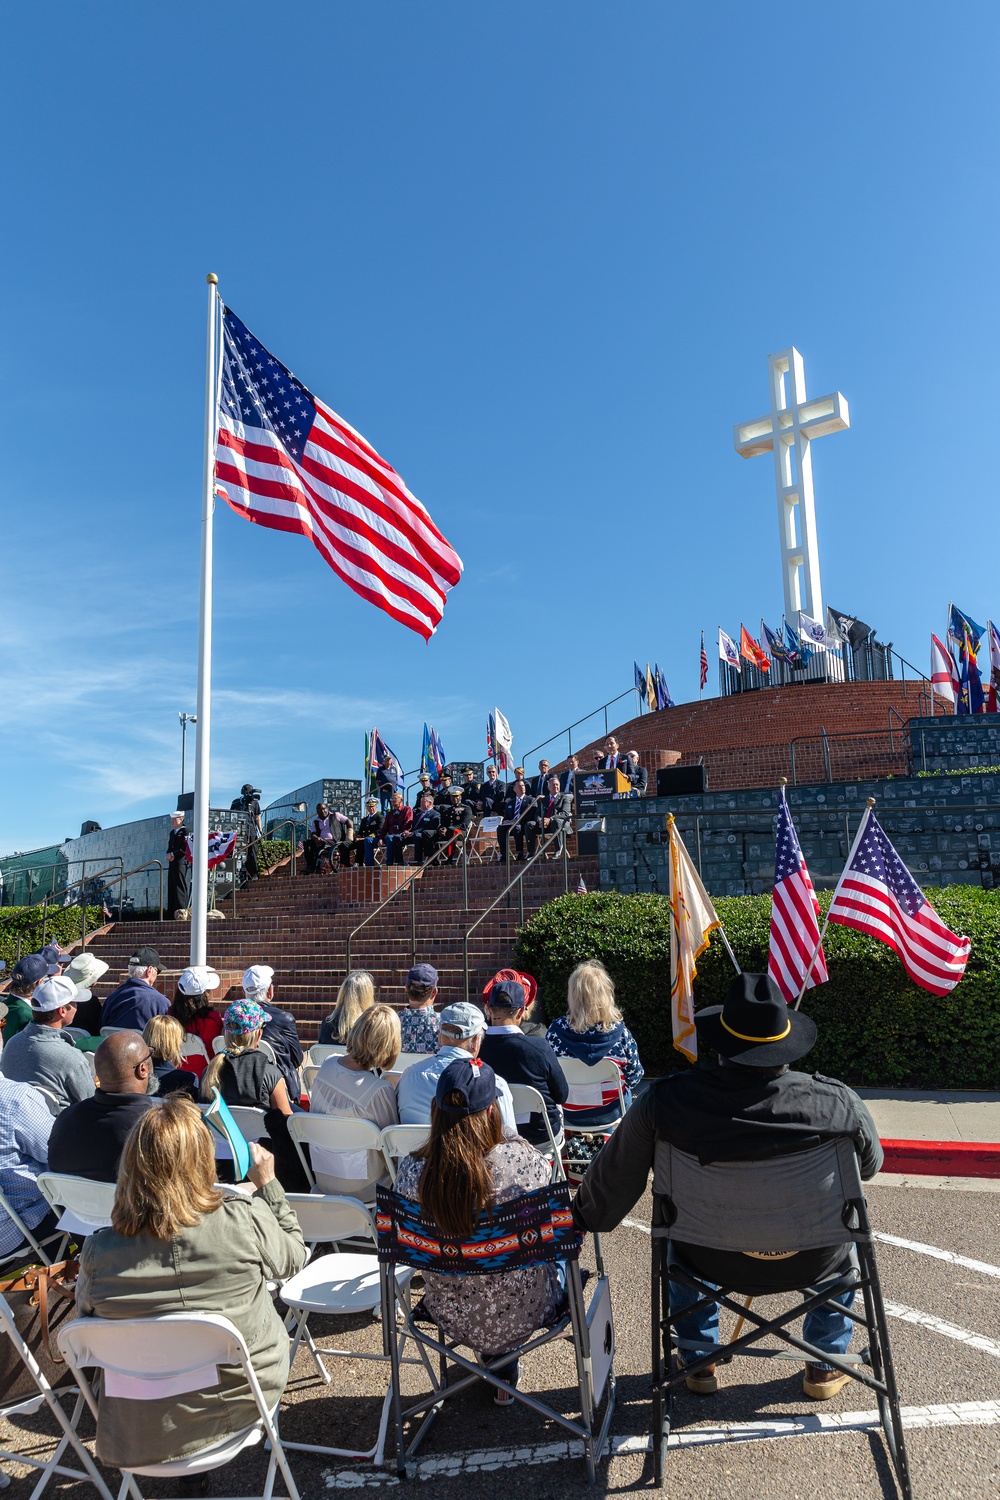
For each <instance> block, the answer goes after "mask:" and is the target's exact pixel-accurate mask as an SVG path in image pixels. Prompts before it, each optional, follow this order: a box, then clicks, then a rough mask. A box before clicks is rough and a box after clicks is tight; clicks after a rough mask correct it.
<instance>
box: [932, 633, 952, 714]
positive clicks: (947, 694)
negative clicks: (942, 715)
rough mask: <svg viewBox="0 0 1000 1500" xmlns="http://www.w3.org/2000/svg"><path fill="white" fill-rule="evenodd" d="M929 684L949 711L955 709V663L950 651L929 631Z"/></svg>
mask: <svg viewBox="0 0 1000 1500" xmlns="http://www.w3.org/2000/svg"><path fill="white" fill-rule="evenodd" d="M931 686H932V688H933V689H934V691H935V693H937V695H938V697H939V698H943V699H944V701H945V702H946V703H948V704H950V706H951V711H952V713H954V712H955V711H956V705H957V703H958V677H957V675H956V673H955V663H954V662H953V661H952V659H951V653H950V652H949V651H948V650H947V649H946V647H945V646H944V645H943V644H942V642H941V641H939V640H938V638H937V636H936V635H935V634H934V633H933V631H932V632H931Z"/></svg>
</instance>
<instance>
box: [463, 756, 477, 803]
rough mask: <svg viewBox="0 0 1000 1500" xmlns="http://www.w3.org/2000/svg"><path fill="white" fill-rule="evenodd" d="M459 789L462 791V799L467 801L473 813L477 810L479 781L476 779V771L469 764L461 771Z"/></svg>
mask: <svg viewBox="0 0 1000 1500" xmlns="http://www.w3.org/2000/svg"><path fill="white" fill-rule="evenodd" d="M460 790H461V793H462V801H463V802H467V803H468V804H469V806H470V807H471V808H472V811H473V812H474V813H475V812H478V811H479V782H478V781H477V780H476V773H475V771H474V770H473V769H472V767H471V766H466V768H465V770H464V771H463V772H462V785H461V788H460Z"/></svg>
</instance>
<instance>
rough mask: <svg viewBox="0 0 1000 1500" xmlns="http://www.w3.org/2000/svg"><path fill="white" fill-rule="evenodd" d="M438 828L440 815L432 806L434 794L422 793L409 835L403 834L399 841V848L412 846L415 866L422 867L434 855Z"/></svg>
mask: <svg viewBox="0 0 1000 1500" xmlns="http://www.w3.org/2000/svg"><path fill="white" fill-rule="evenodd" d="M440 827H441V814H440V813H439V812H438V810H437V808H436V807H435V806H434V793H433V792H424V794H423V796H422V797H421V798H420V806H419V808H418V809H417V812H416V816H415V817H414V819H413V822H412V824H411V825H410V831H409V833H404V834H403V836H402V837H401V839H400V840H399V842H400V846H402V845H404V844H412V845H413V853H414V855H415V857H416V861H417V864H419V865H422V864H423V863H424V861H425V860H428V859H430V857H431V855H432V854H433V853H434V848H435V845H436V844H437V836H438V831H439V829H440Z"/></svg>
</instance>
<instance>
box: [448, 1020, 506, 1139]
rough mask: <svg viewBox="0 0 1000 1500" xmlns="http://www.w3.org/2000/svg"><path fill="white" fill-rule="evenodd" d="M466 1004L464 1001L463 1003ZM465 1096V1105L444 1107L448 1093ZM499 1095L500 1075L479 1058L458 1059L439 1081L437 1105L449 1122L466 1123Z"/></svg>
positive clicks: (449, 1066) (487, 1107)
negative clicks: (498, 1080)
mask: <svg viewBox="0 0 1000 1500" xmlns="http://www.w3.org/2000/svg"><path fill="white" fill-rule="evenodd" d="M463 1003H464V1002H463ZM452 1093H457V1094H461V1095H462V1097H463V1100H464V1102H463V1103H462V1104H444V1103H442V1101H443V1100H444V1098H445V1097H446V1095H448V1094H452ZM496 1096H497V1075H496V1074H495V1073H494V1071H493V1069H492V1068H491V1067H490V1065H489V1063H484V1062H480V1060H479V1058H478V1057H469V1058H465V1057H457V1058H456V1059H455V1061H454V1062H451V1063H449V1064H448V1066H447V1067H446V1068H445V1070H444V1072H443V1073H442V1074H441V1077H440V1078H439V1079H438V1085H437V1090H436V1092H435V1094H434V1102H435V1103H436V1104H437V1107H438V1109H439V1110H440V1111H441V1113H442V1114H443V1115H444V1117H445V1119H446V1120H464V1119H466V1118H467V1116H469V1115H478V1114H481V1113H482V1111H483V1110H484V1109H489V1107H490V1105H491V1104H492V1103H493V1101H494V1100H495V1099H496Z"/></svg>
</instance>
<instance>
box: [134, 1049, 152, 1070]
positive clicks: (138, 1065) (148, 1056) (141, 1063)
mask: <svg viewBox="0 0 1000 1500" xmlns="http://www.w3.org/2000/svg"><path fill="white" fill-rule="evenodd" d="M152 1060H153V1054H152V1052H147V1053H146V1056H145V1057H140V1059H139V1061H138V1062H137V1063H136V1065H135V1067H134V1068H133V1070H132V1071H133V1072H134V1073H138V1071H139V1069H140V1068H141V1067H143V1066H144V1065H145V1064H146V1063H148V1062H152Z"/></svg>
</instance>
